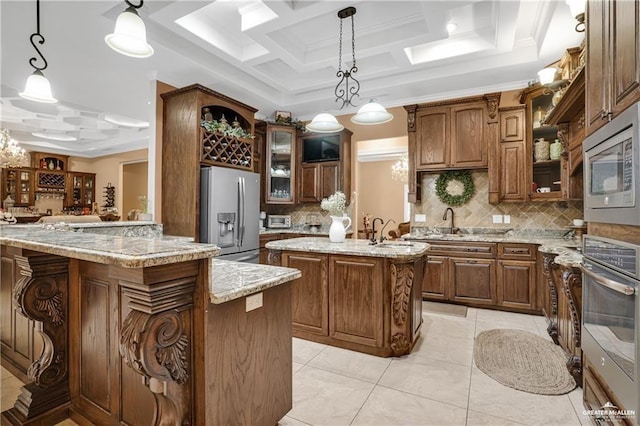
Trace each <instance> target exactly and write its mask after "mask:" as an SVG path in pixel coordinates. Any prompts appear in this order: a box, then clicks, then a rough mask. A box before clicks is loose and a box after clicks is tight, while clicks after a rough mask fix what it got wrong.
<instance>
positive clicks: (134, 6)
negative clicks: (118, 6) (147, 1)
mask: <svg viewBox="0 0 640 426" xmlns="http://www.w3.org/2000/svg"><path fill="white" fill-rule="evenodd" d="M124 2H125V3H126V4H128V5H129V6H131V7H133V8H134V9H140V8H141V7H142V4H143V3H144V0H140V4H139V5H137V6H136V5H135V4H133V3H131V2H130V1H129V0H124Z"/></svg>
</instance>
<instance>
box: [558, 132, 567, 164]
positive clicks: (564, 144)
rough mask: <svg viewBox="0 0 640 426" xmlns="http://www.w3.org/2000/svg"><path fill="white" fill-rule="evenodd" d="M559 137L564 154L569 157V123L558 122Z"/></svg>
mask: <svg viewBox="0 0 640 426" xmlns="http://www.w3.org/2000/svg"><path fill="white" fill-rule="evenodd" d="M558 139H560V143H561V144H562V156H563V157H564V158H568V157H569V123H560V124H558Z"/></svg>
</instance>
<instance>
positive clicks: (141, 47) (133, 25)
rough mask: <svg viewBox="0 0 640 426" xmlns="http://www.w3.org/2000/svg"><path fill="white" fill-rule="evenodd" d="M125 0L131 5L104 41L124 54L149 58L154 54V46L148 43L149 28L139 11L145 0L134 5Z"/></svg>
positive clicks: (120, 16) (119, 17) (125, 0)
mask: <svg viewBox="0 0 640 426" xmlns="http://www.w3.org/2000/svg"><path fill="white" fill-rule="evenodd" d="M124 2H125V3H127V4H128V5H129V7H128V8H127V9H126V10H125V11H124V12H122V13H121V14H120V15H119V16H118V19H117V20H116V28H115V30H114V31H113V33H111V34H108V35H106V36H105V37H104V41H105V43H107V46H109V47H110V48H112V49H113V50H115V51H116V52H118V53H121V54H123V55H126V56H131V57H134V58H148V57H149V56H151V55H153V47H151V46H150V45H149V43H147V29H146V27H145V25H144V22H143V21H142V18H140V16H139V15H138V11H137V9H139V8H141V7H142V5H143V3H144V1H143V0H140V4H139V5H134V4H132V3H131V2H130V1H129V0H124Z"/></svg>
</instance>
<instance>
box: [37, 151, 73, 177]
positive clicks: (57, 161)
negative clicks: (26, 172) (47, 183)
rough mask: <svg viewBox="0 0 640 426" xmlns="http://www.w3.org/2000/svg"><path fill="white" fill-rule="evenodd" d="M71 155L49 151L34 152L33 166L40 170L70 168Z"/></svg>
mask: <svg viewBox="0 0 640 426" xmlns="http://www.w3.org/2000/svg"><path fill="white" fill-rule="evenodd" d="M68 164H69V156H68V155H60V154H51V153H48V152H32V153H31V167H33V168H36V169H39V170H59V171H63V172H64V171H66V170H68Z"/></svg>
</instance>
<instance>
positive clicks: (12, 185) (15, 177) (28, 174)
mask: <svg viewBox="0 0 640 426" xmlns="http://www.w3.org/2000/svg"><path fill="white" fill-rule="evenodd" d="M34 180H35V174H34V170H33V169H32V168H27V167H19V168H5V169H2V202H3V203H4V201H5V200H6V199H7V197H11V199H12V200H13V205H14V206H16V207H28V206H32V205H33V204H34V203H35V186H34V185H35V184H34ZM3 207H5V208H6V206H3Z"/></svg>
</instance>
